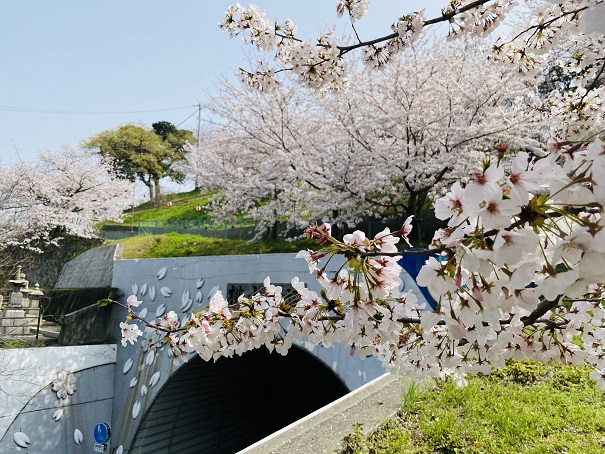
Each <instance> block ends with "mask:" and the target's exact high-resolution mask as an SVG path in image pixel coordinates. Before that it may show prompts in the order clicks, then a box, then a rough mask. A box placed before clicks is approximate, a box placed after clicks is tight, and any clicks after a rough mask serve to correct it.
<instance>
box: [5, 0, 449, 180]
mask: <svg viewBox="0 0 605 454" xmlns="http://www.w3.org/2000/svg"><path fill="white" fill-rule="evenodd" d="M233 3H235V2H231V1H229V0H212V1H211V0H163V1H161V0H101V1H83V0H7V1H4V2H2V3H1V4H0V58H1V61H2V63H1V64H0V67H1V68H2V71H1V72H0V165H6V164H10V163H14V162H16V161H17V160H18V159H19V157H20V158H21V159H22V160H24V161H33V160H35V159H36V158H37V156H38V153H39V152H40V151H41V150H43V149H58V148H60V147H61V146H63V145H74V146H78V145H79V144H80V143H81V142H82V140H85V139H87V138H88V137H90V136H92V135H94V134H96V133H97V132H99V131H102V130H104V129H108V128H114V127H117V126H119V125H122V124H125V123H130V122H135V123H141V124H144V125H146V126H150V125H151V123H153V122H155V121H159V120H165V121H170V122H172V123H174V124H180V123H182V124H181V126H180V127H181V128H195V127H196V126H197V117H196V115H193V116H192V117H191V118H189V120H187V121H186V119H187V117H189V116H190V115H192V114H194V113H196V114H197V108H196V107H194V105H196V104H198V103H200V102H202V103H203V102H204V100H205V99H206V98H207V97H208V96H209V95H211V94H212V93H213V91H214V89H215V87H216V86H217V85H218V84H219V82H220V80H221V78H224V77H227V78H231V77H233V73H234V71H235V70H236V69H237V68H238V67H240V66H242V67H250V65H248V64H247V62H248V61H249V59H250V58H254V54H253V53H252V52H250V50H249V49H248V48H247V46H245V45H244V44H243V43H242V42H241V39H239V38H238V39H229V35H228V34H226V33H223V32H221V31H220V30H219V29H218V26H217V24H218V22H219V21H220V20H221V19H222V18H223V17H224V12H225V10H226V8H227V6H228V5H230V4H233ZM241 3H242V4H245V5H247V4H248V3H245V2H241ZM255 3H256V4H258V5H259V6H260V7H261V8H262V9H264V10H267V16H268V17H270V18H271V19H274V20H277V21H280V22H281V21H283V20H285V19H286V18H288V17H289V18H290V19H292V20H293V21H294V23H295V24H296V25H297V26H298V28H299V34H300V36H301V37H304V38H314V37H316V36H317V35H318V33H319V32H320V31H321V30H325V29H326V28H329V27H331V26H332V25H333V24H335V23H336V24H337V30H341V31H343V30H345V29H346V28H345V26H346V23H347V21H346V20H344V19H341V20H339V21H337V20H336V13H335V4H336V2H335V1H334V0H305V1H293V0H261V1H257V2H255ZM441 3H442V2H440V1H436V0H432V1H431V0H425V1H420V0H373V1H372V3H371V7H370V14H369V15H368V17H367V19H366V20H364V21H362V22H361V24H360V30H361V33H362V38H371V37H376V36H377V35H380V34H384V33H385V32H387V33H388V32H389V31H390V30H389V26H390V24H391V23H392V21H393V20H394V19H395V18H396V17H397V15H399V14H403V13H407V12H410V11H413V10H415V9H422V8H426V10H427V15H428V16H430V17H433V16H435V15H437V14H438V12H439V8H440V6H441ZM443 3H445V2H443ZM347 30H350V28H348V29H347ZM173 108H178V109H174V110H166V111H159V112H147V113H114V114H108V113H107V112H140V111H155V110H161V109H173ZM43 111H48V112H46V113H45V112H43ZM60 112H75V113H73V114H68V113H60ZM202 117H204V115H202ZM0 169H1V167H0Z"/></svg>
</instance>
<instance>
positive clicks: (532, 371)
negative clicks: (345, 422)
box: [341, 362, 605, 454]
mask: <svg viewBox="0 0 605 454" xmlns="http://www.w3.org/2000/svg"><path fill="white" fill-rule="evenodd" d="M468 381H469V385H468V386H467V387H465V388H463V389H459V388H457V387H456V386H455V385H454V384H453V383H452V382H451V381H449V382H445V383H443V382H431V383H427V384H425V385H424V386H421V387H419V386H418V385H415V386H412V388H410V389H408V390H407V391H406V392H405V393H404V396H403V401H402V408H401V410H400V411H399V412H398V413H397V415H395V416H394V417H393V418H391V419H389V420H387V421H385V422H384V423H383V424H382V425H381V426H380V427H379V428H378V429H377V430H376V431H374V432H373V433H371V434H368V435H365V434H364V433H363V431H362V430H361V428H357V430H356V431H355V432H354V433H353V434H351V435H349V436H348V437H347V438H346V439H345V445H344V447H343V449H342V451H341V453H342V454H357V453H359V454H361V453H364V454H370V453H371V454H387V453H393V454H394V453H443V454H446V453H477V454H478V453H527V454H529V453H532V454H538V453H568V454H571V453H578V454H579V453H582V454H585V453H595V454H596V453H602V452H605V406H604V405H603V403H604V398H605V393H604V392H603V391H601V390H599V389H598V388H597V387H596V385H595V384H594V382H593V381H592V380H590V379H589V378H588V370H587V369H586V368H583V367H575V366H563V365H555V364H553V365H548V366H545V365H542V364H537V363H532V362H522V363H512V364H510V365H508V366H507V367H506V368H505V369H504V370H503V371H500V372H498V373H496V374H494V375H493V376H489V377H470V378H469V380H468Z"/></svg>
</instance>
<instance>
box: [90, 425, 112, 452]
mask: <svg viewBox="0 0 605 454" xmlns="http://www.w3.org/2000/svg"><path fill="white" fill-rule="evenodd" d="M110 435H111V429H110V427H109V424H107V423H106V422H100V423H99V424H97V425H96V426H95V430H94V437H95V441H96V443H95V446H94V450H95V452H105V448H106V447H107V445H106V444H105V443H106V442H107V440H109V437H110Z"/></svg>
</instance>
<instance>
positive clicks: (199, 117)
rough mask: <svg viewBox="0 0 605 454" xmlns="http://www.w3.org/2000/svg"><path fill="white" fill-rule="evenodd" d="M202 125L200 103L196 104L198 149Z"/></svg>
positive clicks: (198, 147) (196, 185) (196, 186)
mask: <svg viewBox="0 0 605 454" xmlns="http://www.w3.org/2000/svg"><path fill="white" fill-rule="evenodd" d="M201 127H202V105H201V104H198V105H197V150H198V152H199V150H200V128H201ZM195 189H196V190H198V189H199V186H198V181H197V173H196V175H195Z"/></svg>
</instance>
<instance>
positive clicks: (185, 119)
mask: <svg viewBox="0 0 605 454" xmlns="http://www.w3.org/2000/svg"><path fill="white" fill-rule="evenodd" d="M193 107H197V106H193ZM196 113H198V111H197V110H196V111H195V112H193V113H192V114H191V115H189V116H188V117H187V118H185V119H184V120H183V121H181V122H180V123H179V124H178V125H176V127H177V128H178V127H179V126H181V125H182V124H183V123H185V122H186V121H187V120H189V119H190V118H191V117H193V116H194V115H195V114H196Z"/></svg>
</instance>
